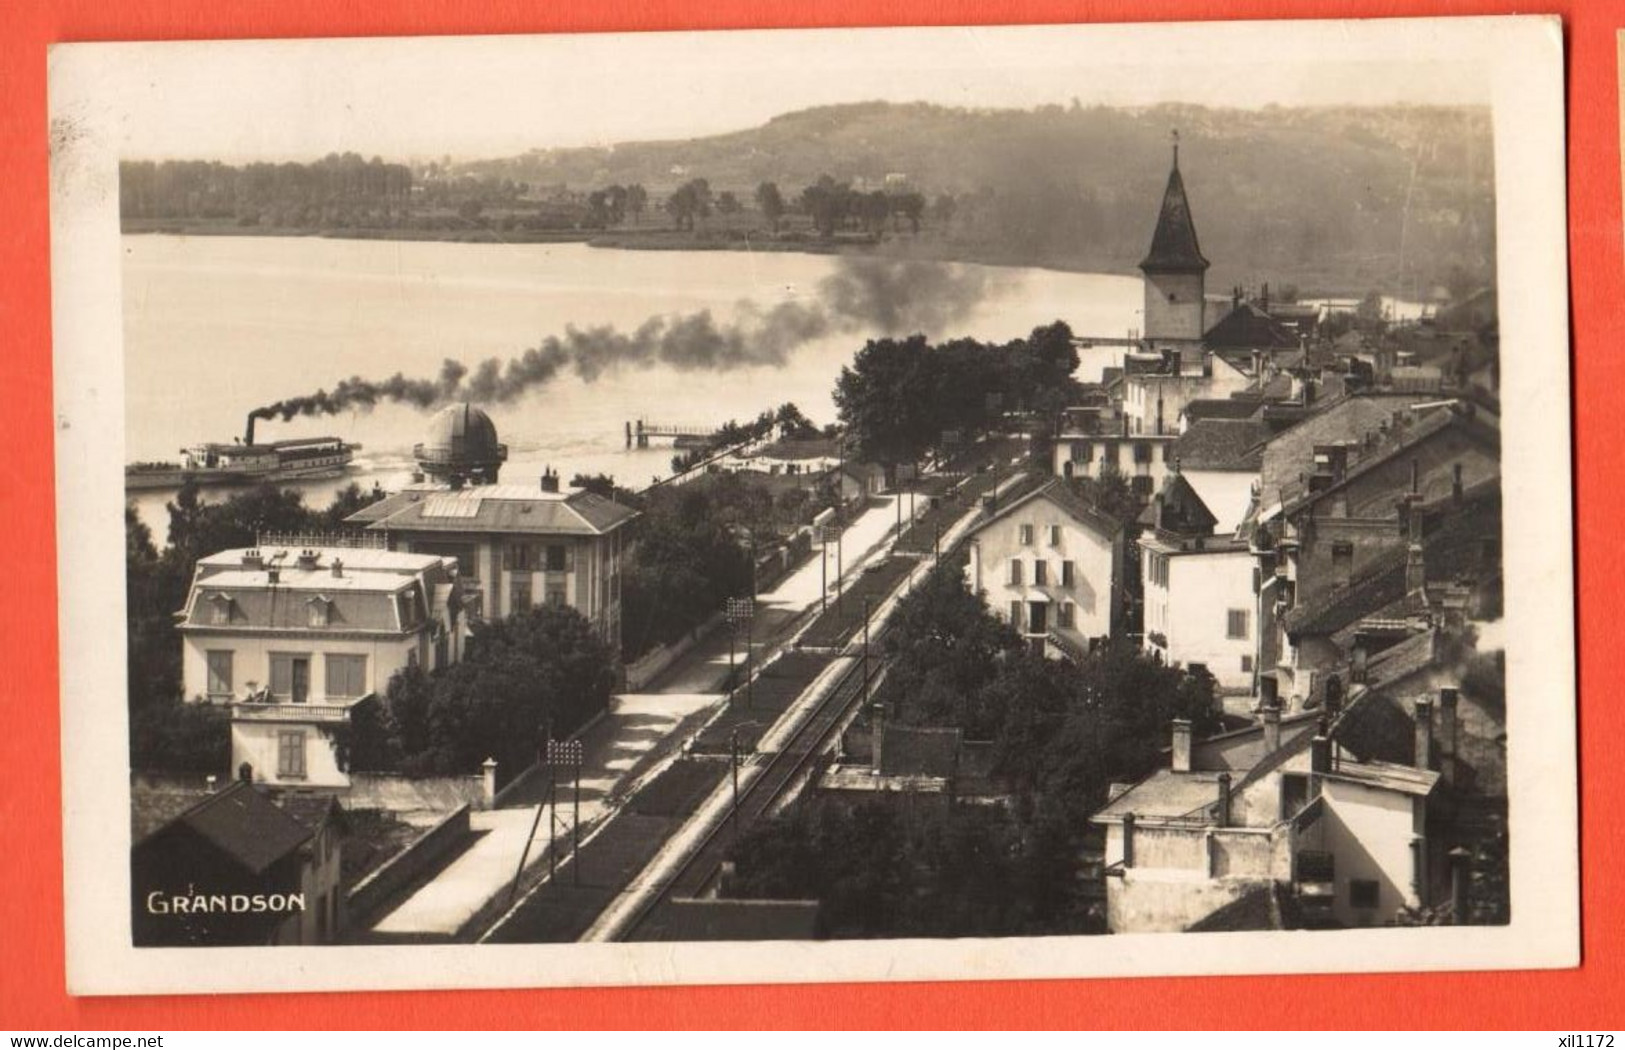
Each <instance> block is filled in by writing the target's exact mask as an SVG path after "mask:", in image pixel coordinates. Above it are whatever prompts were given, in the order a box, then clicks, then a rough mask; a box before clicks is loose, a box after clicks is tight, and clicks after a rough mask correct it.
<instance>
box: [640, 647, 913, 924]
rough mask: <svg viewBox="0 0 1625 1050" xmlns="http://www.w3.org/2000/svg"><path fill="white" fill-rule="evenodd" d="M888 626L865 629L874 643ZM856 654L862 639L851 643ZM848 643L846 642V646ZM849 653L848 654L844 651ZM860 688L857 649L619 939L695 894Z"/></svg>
mask: <svg viewBox="0 0 1625 1050" xmlns="http://www.w3.org/2000/svg"><path fill="white" fill-rule="evenodd" d="M888 629H889V628H887V627H884V626H883V627H881V628H880V630H878V631H875V632H873V633H872V634H871V635H870V639H869V642H870V647H871V649H874V648H876V647H877V646H878V644H879V642H880V641H881V640H882V639H883V638H884V636H885V634H886V633H887V631H888ZM854 644H855V645H856V647H857V649H858V652H859V653H860V654H861V651H862V642H857V643H854ZM850 648H851V647H850V646H849V649H850ZM849 658H850V657H849ZM879 671H880V665H879V660H878V659H877V658H875V657H873V656H872V655H871V657H870V660H869V677H870V680H871V681H872V680H873V679H874V678H875V677H876V676H877V675H878V674H879ZM863 694H864V667H863V660H862V658H861V655H860V656H859V657H858V658H856V659H853V660H852V664H851V666H849V667H848V668H847V669H846V670H845V671H843V672H842V673H841V676H840V678H839V679H838V680H837V681H836V682H835V685H834V687H833V688H831V689H830V690H829V692H828V693H827V694H826V695H825V696H824V697H823V699H821V700H820V701H819V702H818V706H817V707H816V708H815V709H814V710H813V711H812V712H811V713H810V714H809V715H808V716H807V717H806V718H805V719H804V720H803V721H802V723H801V725H800V726H799V727H797V729H796V731H795V733H794V734H793V735H792V736H791V737H790V739H788V740H786V741H785V743H784V745H783V746H782V747H780V748H779V749H778V750H777V751H772V752H764V753H763V757H765V759H766V761H765V762H764V763H763V764H762V765H761V766H760V767H759V768H760V772H759V773H758V774H757V776H756V777H755V778H754V779H752V780H751V781H750V783H749V784H747V785H742V786H741V787H740V789H739V802H738V806H737V808H736V809H735V810H734V811H733V812H730V813H729V814H728V815H726V816H724V817H723V818H722V819H721V820H718V821H716V822H715V823H713V824H712V825H711V826H710V827H709V828H707V829H706V830H705V832H704V834H703V835H702V836H701V838H700V841H699V844H698V845H697V847H696V848H695V849H693V850H692V851H690V853H689V855H688V857H687V858H686V859H685V860H684V861H683V862H682V864H681V865H679V866H678V868H677V869H676V870H675V871H673V872H672V873H671V874H670V875H669V876H668V877H667V878H666V880H665V881H664V883H663V884H662V885H661V886H660V887H659V889H658V890H657V891H655V892H653V893H651V894H649V895H648V898H647V900H646V901H644V902H643V903H642V904H641V905H640V906H639V907H638V909H637V910H636V911H635V912H633V914H632V916H631V917H630V918H629V919H628V921H627V923H626V924H625V927H624V929H625V933H624V934H623V935H622V937H621V938H620V939H621V940H627V941H637V940H656V939H659V929H660V925H661V923H660V912H661V907H662V906H663V905H664V904H665V902H666V901H668V900H670V899H672V898H691V897H698V896H699V895H700V894H702V893H704V892H705V890H706V888H707V887H708V886H709V885H710V883H711V881H712V879H713V878H715V877H716V873H717V871H718V870H719V869H720V868H721V866H722V861H723V859H724V858H725V857H726V856H727V853H728V850H729V849H730V848H731V847H732V846H733V843H734V837H735V834H736V831H735V829H736V828H737V829H739V831H741V832H742V831H743V829H745V828H748V827H749V826H751V825H752V824H753V823H755V822H756V821H757V820H759V819H761V818H762V817H763V816H764V815H765V814H767V813H768V812H769V811H770V810H771V809H772V807H773V805H774V803H775V802H777V801H778V800H779V799H780V798H781V797H782V796H783V795H784V794H785V793H786V792H787V791H790V790H792V789H793V788H794V787H795V786H796V785H797V784H798V783H800V782H801V780H802V777H803V775H804V774H807V773H809V772H810V771H811V770H812V768H813V766H814V765H815V764H816V763H817V761H818V758H819V756H820V755H822V754H823V753H824V752H825V751H826V749H827V748H828V746H829V744H830V742H831V741H832V739H833V737H834V734H835V733H836V732H838V731H839V727H840V726H841V724H842V722H843V721H844V720H845V718H846V716H847V715H848V714H850V713H851V711H852V709H853V707H854V705H856V704H857V703H859V702H860V701H861V699H862V697H863Z"/></svg>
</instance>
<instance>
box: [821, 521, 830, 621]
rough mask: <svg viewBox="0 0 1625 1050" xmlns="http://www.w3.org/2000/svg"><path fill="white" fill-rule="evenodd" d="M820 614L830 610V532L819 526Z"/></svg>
mask: <svg viewBox="0 0 1625 1050" xmlns="http://www.w3.org/2000/svg"><path fill="white" fill-rule="evenodd" d="M818 548H819V555H818V615H820V616H822V615H823V614H824V613H826V612H828V611H829V532H828V529H827V527H826V526H824V525H820V526H818Z"/></svg>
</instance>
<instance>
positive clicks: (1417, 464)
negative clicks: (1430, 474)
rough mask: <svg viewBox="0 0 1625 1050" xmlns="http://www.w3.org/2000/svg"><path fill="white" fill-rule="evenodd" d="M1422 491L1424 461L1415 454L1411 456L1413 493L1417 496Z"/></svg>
mask: <svg viewBox="0 0 1625 1050" xmlns="http://www.w3.org/2000/svg"><path fill="white" fill-rule="evenodd" d="M1421 491H1422V462H1421V460H1419V459H1417V458H1416V457H1415V456H1412V457H1411V495H1413V496H1415V495H1417V494H1418V493H1420V492H1421Z"/></svg>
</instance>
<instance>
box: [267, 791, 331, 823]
mask: <svg viewBox="0 0 1625 1050" xmlns="http://www.w3.org/2000/svg"><path fill="white" fill-rule="evenodd" d="M275 802H276V805H277V808H279V809H281V810H282V812H284V813H286V814H287V815H288V816H290V817H292V818H293V819H294V820H296V821H298V822H299V825H300V826H301V827H303V828H305V829H307V830H309V831H311V832H313V833H314V832H315V831H317V830H318V829H320V828H321V826H322V825H323V824H325V823H327V821H328V820H329V819H330V818H331V817H332V816H333V815H334V812H335V809H336V808H337V806H338V800H337V799H336V798H334V797H333V796H332V795H331V794H328V793H326V792H308V791H286V792H283V793H281V794H280V795H278V796H277V797H276V799H275Z"/></svg>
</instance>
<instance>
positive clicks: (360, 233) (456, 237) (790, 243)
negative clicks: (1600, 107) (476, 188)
mask: <svg viewBox="0 0 1625 1050" xmlns="http://www.w3.org/2000/svg"><path fill="white" fill-rule="evenodd" d="M120 232H121V233H122V234H124V235H125V236H145V235H154V234H156V235H162V236H170V237H192V236H196V237H286V238H299V237H305V238H314V239H319V240H337V241H399V242H416V243H431V244H432V243H448V244H504V245H507V244H584V245H586V246H587V247H589V248H598V249H606V250H619V251H634V252H738V253H742V254H760V253H786V254H799V255H812V256H833V255H868V254H874V253H875V252H876V250H877V249H879V248H880V247H881V245H884V244H887V243H891V244H901V245H905V246H906V247H905V249H904V250H903V251H901V252H899V254H902V255H905V256H906V257H908V258H913V259H920V260H925V261H930V262H942V263H962V264H966V265H973V266H990V267H999V268H1003V269H1030V270H1047V271H1050V272H1054V273H1066V274H1100V275H1102V276H1108V277H1131V278H1133V277H1138V276H1139V275H1140V272H1139V270H1138V269H1137V268H1136V267H1134V266H1131V265H1122V264H1119V263H1117V262H1116V261H1110V260H1092V259H1081V258H1080V259H1057V258H1040V259H1036V260H1035V259H1031V258H1020V257H1017V256H1016V255H1015V254H1014V253H1013V252H1011V251H1006V250H1001V249H999V248H997V247H995V246H990V245H986V244H964V243H959V242H943V241H938V240H912V239H911V240H907V241H890V242H888V241H877V240H874V239H873V238H872V237H870V236H868V235H864V236H863V237H861V239H860V238H857V237H851V238H846V239H839V240H837V241H835V242H833V243H831V242H824V241H816V240H805V239H779V238H761V239H758V238H752V237H748V236H745V237H724V236H717V235H705V234H700V235H696V234H694V233H690V232H687V231H678V230H671V229H666V228H661V229H648V230H615V231H610V232H605V231H601V230H597V231H583V230H495V229H490V228H485V227H480V228H476V229H466V230H424V229H388V228H383V227H372V228H365V229H316V228H311V227H268V226H238V225H235V224H226V223H218V222H175V221H172V220H165V221H156V220H143V221H127V222H125V223H123V224H122V228H121V231H120ZM1369 291H1371V289H1370V288H1369V287H1361V286H1359V285H1358V284H1351V283H1343V282H1339V281H1337V280H1336V279H1327V280H1322V281H1314V282H1310V281H1304V282H1301V283H1299V285H1298V298H1299V299H1356V300H1358V299H1360V298H1361V297H1363V296H1364V295H1365V294H1366V293H1367V292H1369Z"/></svg>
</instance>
